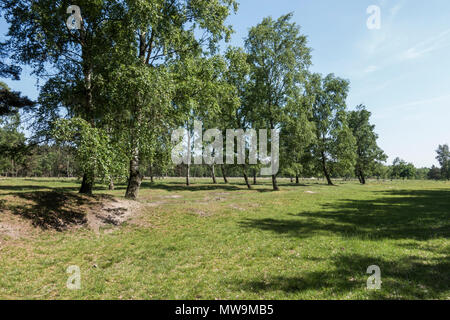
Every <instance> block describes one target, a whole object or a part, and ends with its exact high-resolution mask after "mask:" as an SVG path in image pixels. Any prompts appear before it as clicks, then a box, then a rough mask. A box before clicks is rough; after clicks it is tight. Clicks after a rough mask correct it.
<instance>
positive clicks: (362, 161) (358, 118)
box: [348, 105, 387, 184]
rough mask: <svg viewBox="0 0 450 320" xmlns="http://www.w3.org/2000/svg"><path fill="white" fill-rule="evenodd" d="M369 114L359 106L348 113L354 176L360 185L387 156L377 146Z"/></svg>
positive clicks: (376, 137) (376, 136) (363, 107)
mask: <svg viewBox="0 0 450 320" xmlns="http://www.w3.org/2000/svg"><path fill="white" fill-rule="evenodd" d="M370 116H371V113H370V112H369V111H367V110H366V108H365V106H363V105H359V106H358V107H357V108H356V110H355V111H350V112H349V116H348V123H349V126H350V129H351V130H352V132H353V136H354V137H355V139H356V155H357V158H356V165H355V174H356V176H357V177H358V179H359V181H360V182H361V184H365V183H366V177H367V176H368V175H370V174H372V173H373V172H374V170H375V168H376V165H377V163H379V162H384V161H386V159H387V156H386V155H385V154H384V152H383V150H381V149H380V147H378V145H377V139H378V135H377V134H376V133H375V131H374V130H375V126H374V125H371V124H370Z"/></svg>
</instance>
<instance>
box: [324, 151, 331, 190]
mask: <svg viewBox="0 0 450 320" xmlns="http://www.w3.org/2000/svg"><path fill="white" fill-rule="evenodd" d="M322 168H323V174H324V175H325V178H326V179H327V182H328V185H329V186H333V182H332V181H331V177H330V173H329V172H328V169H327V164H326V160H325V153H323V152H322Z"/></svg>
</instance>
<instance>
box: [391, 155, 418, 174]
mask: <svg viewBox="0 0 450 320" xmlns="http://www.w3.org/2000/svg"><path fill="white" fill-rule="evenodd" d="M415 175H416V168H415V167H414V165H413V164H412V163H407V162H406V161H405V160H402V159H400V158H398V157H397V158H395V160H394V162H393V164H392V167H391V174H390V176H391V178H392V179H414V177H415Z"/></svg>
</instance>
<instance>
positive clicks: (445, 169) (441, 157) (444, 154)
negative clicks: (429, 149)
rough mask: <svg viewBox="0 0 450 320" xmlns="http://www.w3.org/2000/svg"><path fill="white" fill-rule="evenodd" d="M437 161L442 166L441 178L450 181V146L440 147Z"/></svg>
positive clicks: (437, 151)
mask: <svg viewBox="0 0 450 320" xmlns="http://www.w3.org/2000/svg"><path fill="white" fill-rule="evenodd" d="M436 153H437V156H436V160H437V161H438V162H439V164H440V165H441V177H442V178H443V179H447V180H450V150H449V148H448V144H444V145H439V147H438V149H437V150H436Z"/></svg>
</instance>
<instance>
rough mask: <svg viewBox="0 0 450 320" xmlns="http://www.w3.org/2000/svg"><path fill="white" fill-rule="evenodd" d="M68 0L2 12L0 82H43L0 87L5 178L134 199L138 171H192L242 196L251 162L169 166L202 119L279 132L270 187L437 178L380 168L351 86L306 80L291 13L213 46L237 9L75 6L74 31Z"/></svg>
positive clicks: (168, 1)
mask: <svg viewBox="0 0 450 320" xmlns="http://www.w3.org/2000/svg"><path fill="white" fill-rule="evenodd" d="M69 5H71V3H69V2H68V1H51V0H33V1H32V0H25V1H24V0H20V1H19V0H4V1H2V4H1V5H0V8H1V10H2V14H3V16H4V17H5V19H6V21H7V22H8V23H9V31H8V34H7V36H8V37H7V40H6V41H5V42H4V43H1V44H0V58H1V59H2V60H3V61H2V62H1V64H0V73H1V74H0V76H2V77H11V78H14V79H16V80H17V79H18V77H19V74H20V68H19V67H18V66H17V65H27V66H29V67H31V68H32V70H33V73H34V74H35V75H36V76H37V77H39V79H40V81H43V84H42V85H40V87H39V89H40V92H39V97H38V99H37V101H36V102H33V101H30V100H29V99H27V98H26V97H22V96H21V95H20V93H17V92H13V91H11V90H10V89H9V88H8V87H7V86H6V85H4V84H2V85H1V86H0V90H1V92H0V94H1V97H0V98H1V101H0V112H1V113H0V117H1V120H0V121H1V122H0V126H1V129H0V148H1V149H2V153H1V155H0V172H4V173H5V172H9V174H10V175H16V176H17V175H26V176H47V175H48V176H60V175H64V176H80V178H82V182H81V187H80V193H84V194H91V193H92V191H93V188H94V184H95V182H96V181H102V182H103V183H108V184H109V185H110V187H113V185H114V182H118V181H126V182H127V190H126V197H127V198H131V199H136V198H137V197H138V193H139V189H140V186H141V183H142V180H143V177H144V175H148V176H151V177H154V176H165V175H184V176H185V177H186V184H187V185H189V184H190V180H189V177H190V176H191V175H192V174H194V175H200V176H202V175H203V176H204V175H209V176H211V177H212V179H213V182H215V183H216V182H217V179H216V175H217V176H221V177H223V178H224V180H225V182H227V177H230V176H242V177H243V178H244V181H245V183H246V185H247V187H248V188H249V189H251V182H250V179H249V176H252V175H253V177H254V180H255V179H256V174H255V172H257V169H258V168H259V167H258V166H255V165H250V164H248V163H244V164H239V165H215V164H213V165H210V166H204V167H202V168H200V167H198V166H192V168H191V166H190V165H185V167H183V166H181V167H180V166H174V165H173V164H172V162H171V157H170V155H171V150H172V147H173V145H172V142H171V139H170V138H171V132H173V130H176V129H177V128H179V127H183V128H185V129H187V130H188V132H193V130H194V120H199V121H202V122H203V124H204V126H205V127H206V128H218V129H220V130H222V131H225V130H226V129H232V128H236V129H238V128H239V129H244V130H248V129H254V130H259V129H276V130H279V131H280V169H281V171H280V174H279V175H273V176H272V184H273V189H274V190H278V189H279V188H278V184H277V176H285V177H292V178H296V181H297V182H298V179H299V177H312V176H320V177H324V178H325V179H326V181H327V183H328V184H329V185H332V184H333V179H334V178H336V177H345V178H351V177H357V178H358V179H359V181H360V182H361V184H365V183H366V179H367V178H368V177H386V176H389V177H391V178H413V177H417V174H418V172H420V176H421V177H422V176H423V177H428V178H429V172H431V171H432V172H434V173H436V172H435V171H436V170H435V168H432V169H431V170H430V171H429V172H428V171H427V172H426V173H425V171H424V170H422V169H419V170H416V169H415V168H414V166H412V167H411V165H410V164H407V163H406V162H404V161H402V160H400V159H396V160H395V161H394V164H393V165H392V166H390V167H386V166H384V165H383V163H384V162H385V161H386V159H387V157H386V155H385V154H384V152H383V151H382V150H381V149H380V148H379V147H378V145H377V139H378V135H377V134H376V133H375V126H374V125H372V124H371V123H370V117H371V113H370V112H369V111H368V110H367V108H366V107H365V106H363V105H360V106H357V107H356V109H355V110H352V111H350V110H348V107H347V105H346V99H347V95H348V92H349V90H350V83H349V81H347V80H345V79H342V78H340V77H337V76H335V75H334V74H328V75H325V76H324V75H321V74H317V73H312V72H310V70H309V67H310V66H311V48H310V47H308V41H307V37H306V36H305V35H303V34H302V33H301V30H300V26H298V25H297V24H296V23H294V22H292V21H291V18H292V14H286V15H283V16H281V17H280V18H278V19H276V20H275V19H272V18H271V17H268V18H265V19H263V20H262V21H261V22H260V23H259V24H257V25H256V26H254V27H252V28H251V29H250V30H249V33H248V35H247V37H246V39H245V44H244V46H243V47H242V48H241V47H231V46H229V47H227V48H225V49H222V44H223V43H224V42H225V43H226V42H227V41H228V40H229V38H230V35H231V34H232V27H231V26H227V25H226V19H227V17H228V16H229V15H230V14H231V13H232V12H236V11H237V9H238V4H237V2H236V1H235V0H216V1H210V0H151V1H150V0H144V1H143V0H139V1H138V0H96V1H88V0H84V1H81V0H80V1H77V5H78V6H79V7H80V8H81V9H82V17H83V20H82V23H81V29H79V30H71V29H70V28H68V27H67V25H66V19H67V16H68V15H67V14H66V10H67V7H69ZM6 59H8V61H9V62H11V63H6V61H7V60H6ZM22 110H23V112H22ZM19 111H21V112H19ZM25 112H26V114H27V115H29V116H30V118H31V119H32V123H33V125H32V132H33V137H32V138H31V139H28V140H27V139H25V137H24V135H23V133H20V130H19V127H20V124H21V121H20V116H19V114H24V113H25ZM270 142H271V141H270V139H269V144H270ZM439 148H440V149H439V150H441V146H440V147H439ZM443 148H444V149H445V146H444V147H443ZM446 150H447V151H445V150H443V151H442V150H441V151H442V152H441V151H439V152H440V153H439V154H440V155H441V154H442V159H443V160H442V164H441V165H442V168H441V169H440V174H441V176H440V178H447V179H448V177H449V173H448V167H449V165H448V162H449V160H448V159H449V155H448V146H447V149H446ZM247 151H248V150H247ZM446 152H447V153H446ZM446 161H447V162H446ZM440 163H441V161H440ZM218 167H220V172H218V173H216V171H219V170H218ZM446 170H447V171H446ZM191 171H192V172H191Z"/></svg>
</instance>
